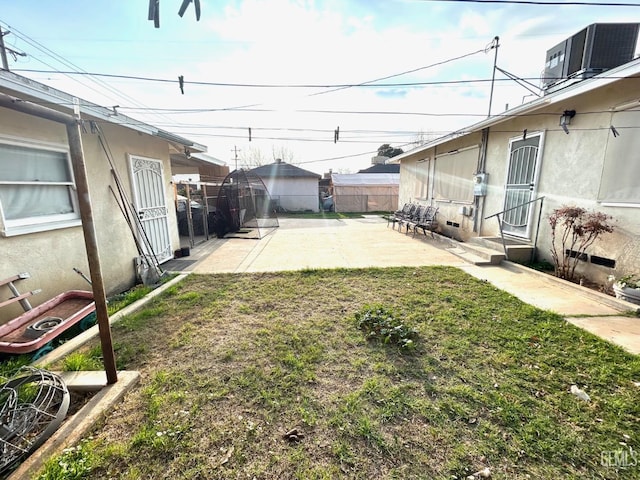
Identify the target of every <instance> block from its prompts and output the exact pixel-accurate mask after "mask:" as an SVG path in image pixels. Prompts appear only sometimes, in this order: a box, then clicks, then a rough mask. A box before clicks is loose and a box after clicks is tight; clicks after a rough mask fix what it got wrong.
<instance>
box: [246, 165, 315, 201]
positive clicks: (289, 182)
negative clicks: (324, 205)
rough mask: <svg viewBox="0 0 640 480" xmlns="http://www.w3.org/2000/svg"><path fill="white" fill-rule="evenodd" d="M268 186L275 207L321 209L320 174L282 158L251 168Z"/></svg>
mask: <svg viewBox="0 0 640 480" xmlns="http://www.w3.org/2000/svg"><path fill="white" fill-rule="evenodd" d="M249 173H251V174H253V175H256V176H258V177H259V178H260V179H261V180H262V182H263V183H264V184H265V186H266V187H267V190H268V191H269V195H270V196H271V200H272V202H273V205H274V207H275V208H276V209H277V210H279V211H292V212H304V211H312V212H317V211H319V210H320V207H319V204H320V202H319V197H318V182H319V180H320V175H318V174H317V173H313V172H310V171H308V170H304V169H303V168H300V167H296V166H295V165H291V164H289V163H286V162H283V161H282V160H276V162H275V163H271V164H269V165H262V166H260V167H257V168H254V169H252V170H249Z"/></svg>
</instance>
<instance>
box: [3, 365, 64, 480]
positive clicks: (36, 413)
mask: <svg viewBox="0 0 640 480" xmlns="http://www.w3.org/2000/svg"><path fill="white" fill-rule="evenodd" d="M69 403H70V396H69V391H68V390H67V387H66V385H65V384H64V382H63V381H62V379H61V378H60V377H59V376H57V375H55V374H54V373H51V372H47V371H46V370H41V369H37V368H33V367H29V366H26V367H22V368H21V369H19V370H18V372H17V373H16V374H15V375H14V376H13V377H12V378H10V379H9V380H8V381H7V382H5V383H4V384H3V385H2V386H0V452H1V453H2V455H1V456H0V475H3V474H4V473H6V472H8V471H9V470H11V469H12V468H13V467H15V466H16V465H17V464H18V463H19V462H20V461H21V460H23V459H24V458H25V457H26V456H27V455H29V454H30V453H31V452H33V451H34V450H35V449H36V448H38V447H39V446H40V445H41V444H42V443H43V442H44V441H45V440H46V439H47V438H49V437H50V436H51V435H52V434H53V432H55V431H56V429H57V428H58V427H59V426H60V424H61V423H62V421H63V420H64V418H65V417H66V415H67V411H68V409H69Z"/></svg>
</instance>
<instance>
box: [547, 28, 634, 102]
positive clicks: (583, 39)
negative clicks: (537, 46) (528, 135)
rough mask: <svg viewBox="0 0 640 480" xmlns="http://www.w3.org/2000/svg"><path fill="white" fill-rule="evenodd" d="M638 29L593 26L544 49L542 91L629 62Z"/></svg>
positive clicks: (631, 58) (631, 57) (632, 54)
mask: <svg viewBox="0 0 640 480" xmlns="http://www.w3.org/2000/svg"><path fill="white" fill-rule="evenodd" d="M639 27H640V23H594V24H591V25H589V26H588V27H586V28H584V29H583V30H580V31H579V32H578V33H576V34H575V35H573V36H571V37H569V38H567V39H566V40H564V41H563V42H560V43H559V44H558V45H556V46H555V47H553V48H552V49H550V50H547V61H546V63H545V68H544V81H543V88H544V90H545V91H546V90H548V89H550V88H551V87H554V86H556V85H558V86H559V84H560V83H562V82H563V81H564V80H567V79H576V80H584V79H586V78H590V77H593V76H594V75H597V74H599V73H602V72H604V71H606V70H609V69H611V68H614V67H617V66H619V65H623V64H625V63H627V62H630V61H631V60H633V56H634V54H635V50H636V44H637V42H638V28H639ZM567 85H568V84H567ZM564 86H566V85H562V87H564ZM562 87H560V88H562Z"/></svg>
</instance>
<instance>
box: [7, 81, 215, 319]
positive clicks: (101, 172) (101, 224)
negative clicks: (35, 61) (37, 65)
mask: <svg viewBox="0 0 640 480" xmlns="http://www.w3.org/2000/svg"><path fill="white" fill-rule="evenodd" d="M0 96H1V97H2V100H3V103H2V105H3V106H2V107H0V251H1V252H2V262H0V279H5V278H9V277H11V276H13V275H16V274H18V273H20V272H28V273H29V274H30V276H31V278H28V279H25V280H20V281H19V282H18V283H16V287H17V288H18V290H19V291H20V292H26V291H31V290H36V289H41V290H42V291H41V292H40V293H39V294H37V295H34V296H32V297H31V298H30V299H29V300H30V302H31V304H32V305H33V306H36V305H38V304H40V303H43V302H44V301H46V300H48V299H50V298H52V297H54V296H55V295H57V294H59V293H62V292H64V291H67V290H71V289H82V290H89V289H91V287H90V286H89V285H88V284H87V282H86V281H85V280H83V279H82V278H81V276H80V275H78V274H77V273H76V272H75V271H74V268H76V269H78V270H79V271H80V272H84V274H86V275H87V276H88V274H89V270H88V260H87V251H86V249H85V240H84V237H83V228H82V221H81V218H80V211H79V203H78V195H77V188H76V185H77V184H76V178H74V173H73V172H74V170H73V169H72V168H71V166H72V164H71V156H70V147H69V140H68V138H67V133H66V127H65V125H64V124H62V123H57V122H55V121H51V120H47V119H44V118H41V117H39V116H37V115H35V114H32V113H29V108H31V109H34V110H35V109H37V108H40V109H42V108H43V107H42V106H44V107H47V108H48V109H49V111H53V112H54V113H56V112H62V113H64V114H71V113H74V110H76V111H77V113H79V115H80V117H81V118H82V120H83V124H82V134H81V143H82V150H83V152H84V161H85V164H86V171H87V183H88V191H89V196H90V202H91V205H92V212H93V220H94V224H95V230H96V232H95V235H96V241H97V244H98V251H99V256H100V259H101V266H102V277H103V281H104V284H105V289H106V290H107V293H108V294H113V293H117V292H121V291H124V290H126V289H128V288H129V287H131V286H133V285H134V284H135V282H136V277H137V273H138V272H137V270H136V259H138V261H139V260H140V258H149V257H151V256H153V258H154V260H157V262H158V263H160V264H161V263H163V262H165V261H167V260H169V259H171V258H173V252H174V251H175V250H177V249H179V248H180V240H179V235H178V228H177V221H176V212H175V203H174V192H173V189H172V188H171V174H172V168H173V165H174V163H176V162H177V163H179V164H180V165H182V166H185V165H191V166H193V167H195V168H198V167H200V166H202V167H205V168H209V167H210V166H211V164H210V162H207V161H204V160H199V159H197V158H195V157H194V154H197V153H202V152H205V151H206V147H204V146H203V145H199V144H197V143H194V142H192V141H190V140H188V139H185V138H183V137H180V136H178V135H174V134H172V133H170V132H167V131H164V130H161V129H158V128H156V127H154V126H152V125H148V124H145V123H143V122H140V121H137V120H135V119H133V118H130V117H127V116H125V115H122V114H121V113H119V112H118V111H116V110H115V108H114V109H109V108H104V107H100V106H98V105H96V104H93V103H90V102H87V101H85V100H82V99H78V98H76V97H74V96H72V95H69V94H67V93H64V92H62V91H59V90H56V89H54V88H51V87H48V86H46V85H44V84H41V83H39V82H36V81H33V80H30V79H28V78H25V77H22V76H20V75H16V74H14V73H12V72H9V71H0ZM18 104H19V105H21V106H22V107H21V108H22V110H21V111H18V110H17V109H15V108H13V105H18ZM31 106H32V107H31ZM16 108H17V107H16ZM25 112H26V113H25ZM83 201H84V199H83ZM125 214H126V216H125ZM5 288H6V286H5V287H0V295H1V297H0V298H2V299H3V300H4V299H7V298H9V297H11V296H12V295H11V292H9V291H8V290H4V289H5ZM22 312H23V310H22V309H21V308H20V305H18V304H17V303H15V304H12V305H10V306H7V307H4V308H3V309H2V310H1V311H0V323H3V322H6V321H7V320H8V319H10V318H13V317H15V316H17V315H18V314H20V313H22Z"/></svg>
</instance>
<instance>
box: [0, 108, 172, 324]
mask: <svg viewBox="0 0 640 480" xmlns="http://www.w3.org/2000/svg"><path fill="white" fill-rule="evenodd" d="M0 113H1V114H0V133H1V134H3V135H10V136H13V137H18V138H22V139H25V140H31V141H33V140H38V141H46V142H52V143H56V144H60V145H63V146H66V145H67V135H66V129H65V128H64V127H63V126H61V125H59V124H56V123H54V122H50V121H46V120H42V119H39V118H36V117H31V116H28V115H25V114H22V113H18V112H14V111H12V110H8V109H0ZM101 127H102V129H103V131H104V133H105V138H106V140H107V143H108V146H109V148H110V150H111V152H112V154H113V160H114V163H115V166H116V169H117V170H118V172H119V174H120V176H121V179H122V181H123V185H124V187H125V188H126V190H127V193H128V195H129V198H130V199H131V198H132V197H131V183H130V181H129V167H128V164H127V156H126V154H127V153H131V154H136V155H143V156H147V157H151V158H156V159H161V160H162V161H163V165H164V177H165V191H166V197H167V205H168V206H169V230H170V232H171V239H172V244H173V245H174V247H175V248H178V247H179V238H178V233H177V227H176V218H175V212H174V209H172V208H171V205H172V204H173V199H172V197H171V194H172V192H171V191H170V189H168V188H166V187H167V186H168V185H169V182H170V165H169V151H168V145H167V143H166V142H165V141H163V140H160V139H156V138H153V137H151V136H149V135H144V134H139V133H137V132H133V131H131V130H128V129H125V128H122V127H118V126H112V125H108V124H104V123H101ZM82 141H83V148H84V154H85V161H86V164H87V173H88V176H89V189H90V196H91V202H92V207H93V216H94V222H95V225H96V236H97V240H98V247H99V253H100V258H101V264H102V265H101V266H102V273H103V277H104V281H105V286H106V289H107V293H108V294H112V293H116V292H119V291H123V290H125V289H127V288H129V287H131V286H132V285H133V284H134V283H135V271H134V266H133V265H134V263H133V259H134V257H136V256H138V252H137V250H136V247H135V243H134V242H133V239H132V234H131V232H130V231H129V228H128V226H127V224H126V222H125V219H124V217H123V215H122V213H121V212H120V210H119V208H118V206H117V204H116V202H115V200H114V198H113V196H112V194H111V192H110V191H109V185H110V184H111V185H112V186H113V188H114V189H115V183H114V182H113V180H112V177H111V167H110V165H109V163H108V161H107V159H106V157H105V154H104V153H103V151H102V148H101V147H100V144H99V142H98V138H97V136H96V135H95V134H91V133H86V134H83V138H82ZM116 191H117V190H116ZM0 251H1V252H2V262H0V279H3V278H7V277H10V276H12V275H15V274H16V273H19V272H29V273H30V274H31V278H30V279H27V280H21V281H19V282H17V283H16V286H17V287H18V289H19V290H20V292H26V291H29V290H35V289H38V288H40V289H42V292H41V293H39V294H37V295H35V296H33V297H31V298H30V299H29V300H30V302H31V304H32V305H33V306H36V305H38V304H40V303H43V302H44V301H46V300H48V299H50V298H52V297H54V296H55V295H57V294H59V293H62V292H64V291H67V290H71V289H81V290H90V289H91V287H90V285H89V284H88V283H87V282H85V281H84V280H83V279H82V278H81V277H80V276H79V275H78V274H76V273H75V272H74V271H73V267H76V268H79V269H80V270H81V271H82V272H84V273H85V274H86V275H87V276H89V267H88V263H87V257H86V250H85V245H84V236H83V230H82V227H81V226H77V227H70V228H63V229H58V230H48V231H44V232H39V233H31V234H25V235H17V236H12V237H5V236H0ZM10 296H12V295H11V294H10V292H9V290H8V289H7V287H0V298H2V299H7V298H9V297H10ZM22 312H23V310H22V308H21V307H20V306H19V304H18V305H12V306H9V307H5V308H3V309H0V323H4V322H6V321H7V320H9V319H11V318H13V317H15V316H16V315H19V314H20V313H22Z"/></svg>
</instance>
